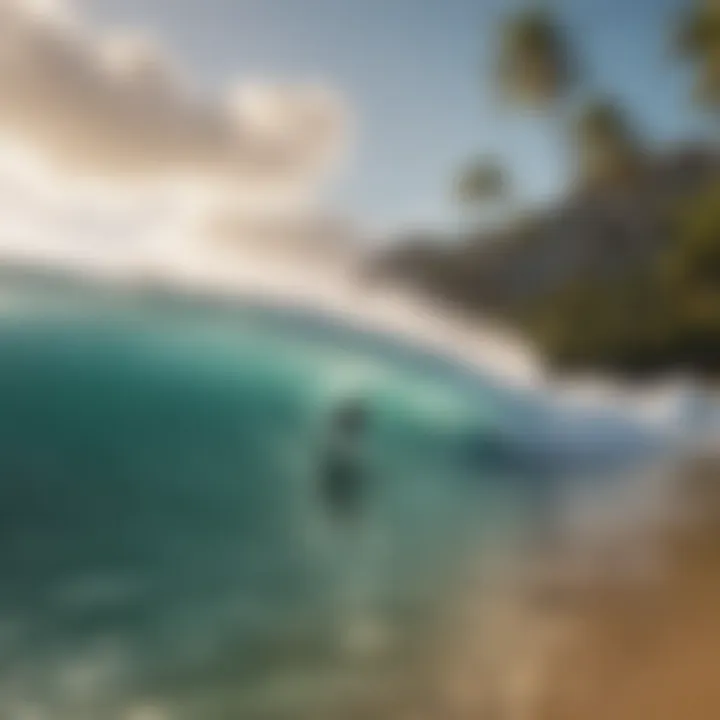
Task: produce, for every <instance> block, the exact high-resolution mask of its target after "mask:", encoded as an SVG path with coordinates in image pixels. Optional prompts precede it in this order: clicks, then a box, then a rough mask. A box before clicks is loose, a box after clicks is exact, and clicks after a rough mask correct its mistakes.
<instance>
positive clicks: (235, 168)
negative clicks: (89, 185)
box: [0, 0, 346, 189]
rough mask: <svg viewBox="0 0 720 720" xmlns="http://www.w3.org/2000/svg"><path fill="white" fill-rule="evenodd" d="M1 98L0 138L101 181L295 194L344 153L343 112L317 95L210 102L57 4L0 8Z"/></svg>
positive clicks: (306, 89) (136, 40)
mask: <svg viewBox="0 0 720 720" xmlns="http://www.w3.org/2000/svg"><path fill="white" fill-rule="evenodd" d="M0 98H1V99H2V101H1V102H0V136H2V137H4V138H11V139H12V140H14V141H18V142H21V143H23V144H24V145H27V146H28V147H30V148H32V149H33V151H35V152H36V153H37V154H38V155H39V156H41V157H42V158H43V160H45V161H47V162H48V163H50V164H51V165H52V166H53V168H54V169H56V170H59V171H62V172H67V173H71V174H77V175H87V176H95V177H101V178H103V179H104V180H115V181H125V180H133V179H136V178H138V177H142V178H159V179H163V178H178V177H184V178H190V179H194V180H200V181H203V182H204V181H212V182H220V183H228V184H232V185H235V186H244V187H246V188H248V189H250V188H255V189H257V188H259V187H265V188H269V189H273V188H276V189H277V188H280V187H284V186H287V187H291V186H293V185H294V186H299V185H302V184H307V183H308V182H313V181H316V180H318V179H319V178H321V177H323V175H324V173H325V172H326V171H327V170H329V169H330V168H331V167H332V166H333V164H334V163H335V162H336V160H337V158H338V154H339V153H340V152H341V150H342V149H343V146H344V143H345V120H346V117H345V116H346V113H345V110H344V108H343V105H342V103H341V102H340V101H339V99H338V98H337V97H336V96H335V95H334V94H333V93H331V92H329V91H328V90H327V89H325V88H322V87H316V86H301V87H291V86H282V85H278V86H268V85H261V84H259V85H250V86H244V87H240V88H234V89H230V90H228V91H227V92H226V93H225V94H224V95H222V96H220V97H208V96H207V95H203V94H202V93H201V92H199V91H197V90H196V89H193V88H192V83H191V82H190V77H189V75H188V74H186V73H183V72H182V71H181V70H179V69H178V68H177V67H176V66H175V65H174V63H173V62H172V59H171V58H170V57H169V56H168V55H167V54H166V53H165V51H164V50H163V49H162V47H161V46H160V45H159V44H158V43H156V42H153V41H151V40H147V39H143V38H142V37H139V36H133V35H127V34H125V35H113V36H109V37H104V36H100V35H99V34H98V33H96V32H92V31H91V30H89V29H88V28H87V27H86V26H85V25H84V24H83V23H82V22H81V21H80V20H79V19H78V18H76V17H74V15H73V14H72V12H71V7H65V6H63V5H61V4H60V3H59V2H58V0H0Z"/></svg>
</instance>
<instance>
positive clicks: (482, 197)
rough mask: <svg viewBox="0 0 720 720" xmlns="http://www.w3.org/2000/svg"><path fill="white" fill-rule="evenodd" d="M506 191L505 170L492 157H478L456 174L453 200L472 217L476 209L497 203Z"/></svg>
mask: <svg viewBox="0 0 720 720" xmlns="http://www.w3.org/2000/svg"><path fill="white" fill-rule="evenodd" d="M506 192H507V180H506V177H505V171H504V170H503V168H502V166H501V165H500V164H499V163H498V162H496V161H495V160H493V159H492V158H480V159H477V160H475V161H474V162H472V163H470V164H469V165H467V167H465V168H464V169H463V170H462V171H461V172H460V174H459V175H458V177H457V180H456V182H455V188H454V195H455V200H456V201H457V203H458V204H459V205H460V207H461V208H462V209H463V210H464V211H466V212H470V213H471V215H472V217H473V219H474V218H475V213H476V212H477V211H478V210H480V209H483V208H487V207H489V206H490V205H492V204H493V203H499V202H500V201H501V200H502V199H503V197H504V196H505V194H506Z"/></svg>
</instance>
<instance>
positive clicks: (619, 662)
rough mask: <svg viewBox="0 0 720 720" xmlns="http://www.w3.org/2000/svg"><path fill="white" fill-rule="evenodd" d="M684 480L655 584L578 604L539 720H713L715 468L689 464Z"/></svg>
mask: <svg viewBox="0 0 720 720" xmlns="http://www.w3.org/2000/svg"><path fill="white" fill-rule="evenodd" d="M682 482H683V492H682V495H683V497H684V500H685V503H686V508H687V516H686V519H685V521H684V522H681V523H679V524H678V525H677V526H676V527H672V528H667V530H666V532H665V533H664V536H663V537H662V539H661V542H660V544H661V547H660V555H659V558H660V561H661V563H662V565H661V567H660V572H659V573H658V575H657V577H656V578H655V579H654V580H653V581H652V582H648V583H645V584H642V585H638V586H636V587H633V588H627V587H624V588H623V587H615V588H613V587H606V588H604V589H597V590H596V591H595V592H594V593H593V594H592V595H590V596H589V597H587V598H586V599H585V600H584V602H582V603H581V604H580V605H579V607H578V609H577V612H578V617H579V619H580V621H581V626H580V629H579V632H578V633H577V635H576V637H575V638H574V639H573V643H572V646H571V647H569V648H567V649H566V652H565V653H564V656H563V657H562V658H561V660H559V661H558V662H556V663H555V666H554V667H553V668H552V671H551V674H550V676H549V677H548V680H547V685H546V688H545V693H546V695H545V698H544V699H543V701H542V702H541V703H540V705H541V707H540V709H539V710H538V711H537V712H536V714H535V717H536V718H537V720H601V719H602V720H607V719H608V718H612V719H613V720H678V719H679V718H683V720H713V719H714V718H719V717H720V462H717V461H709V460H704V461H698V462H696V463H695V464H694V465H693V467H691V468H689V469H688V471H687V473H686V474H685V475H684V477H683V479H682Z"/></svg>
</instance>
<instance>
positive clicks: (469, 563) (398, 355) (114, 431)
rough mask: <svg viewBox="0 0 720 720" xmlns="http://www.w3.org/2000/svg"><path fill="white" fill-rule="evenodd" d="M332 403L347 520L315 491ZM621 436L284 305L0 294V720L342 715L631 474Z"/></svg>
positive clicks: (57, 290) (131, 295)
mask: <svg viewBox="0 0 720 720" xmlns="http://www.w3.org/2000/svg"><path fill="white" fill-rule="evenodd" d="M348 400H352V401H353V402H360V403H362V405H363V407H364V408H365V410H366V412H367V416H368V423H367V428H366V431H365V435H364V437H363V439H362V462H363V468H364V473H363V491H362V501H361V504H360V507H359V509H358V512H357V517H356V518H354V519H353V521H352V522H347V521H343V520H339V519H338V518H337V517H336V515H335V514H334V512H333V508H332V506H330V505H329V504H328V501H327V498H326V497H325V496H324V495H323V494H322V492H321V483H322V477H321V474H322V472H323V470H322V469H323V467H324V462H323V460H324V458H323V452H325V450H324V448H325V447H326V443H325V440H326V438H327V436H328V432H329V430H330V427H329V422H330V418H331V417H332V414H333V411H334V409H335V408H337V407H338V405H340V404H342V403H343V402H346V401H348ZM579 427H584V428H585V430H584V431H582V432H579V431H578V428H579ZM629 427H630V425H628V426H627V427H626V426H625V425H623V424H622V423H621V422H619V421H616V420H612V421H611V420H609V419H608V418H605V417H597V418H594V419H593V421H592V422H586V423H585V425H582V424H581V425H580V426H579V425H578V422H577V418H567V417H565V416H561V415H560V414H558V413H557V411H555V410H551V409H549V408H548V407H546V406H545V405H543V403H542V402H541V401H540V399H539V398H536V397H532V396H530V395H523V394H521V393H518V392H516V391H511V390H509V389H505V388H503V387H502V385H501V384H499V383H497V382H496V381H493V380H491V379H490V378H485V377H480V376H478V375H477V374H474V373H472V372H470V371H468V370H467V369H466V368H461V367H458V366H457V365H455V364H453V363H451V362H449V361H447V360H445V359H443V358H442V357H441V356H439V355H437V354H433V353H430V352H428V351H424V350H422V349H420V348H416V347H410V346H409V345H407V344H403V343H400V342H398V341H395V340H393V339H392V338H388V337H382V336H379V335H375V334H372V333H363V332H359V331H357V330H351V329H350V328H349V327H348V326H346V325H344V324H343V323H342V322H340V321H338V320H332V319H330V318H327V317H323V316H321V315H319V314H313V313H308V312H300V311H298V310H293V309H292V308H291V307H289V306H282V305H270V304H264V305H263V304H261V303H257V302H252V301H250V300H240V299H238V300H229V299H224V300H220V299H216V298H211V297H208V296H201V295H197V294H196V295H190V294H182V293H179V292H176V291H173V290H167V289H166V290H159V289H155V290H145V291H140V290H137V289H136V290H135V291H130V290H128V289H123V288H118V287H115V288H113V287H110V286H103V285H102V284H99V283H95V284H92V283H82V282H77V281H74V280H70V279H67V278H65V279H63V278H52V277H45V276H42V275H34V274H33V273H5V274H3V276H2V277H0V538H1V539H0V718H3V719H5V718H7V719H8V720H45V719H46V718H47V719H48V720H170V719H172V720H175V719H176V718H179V719H181V720H224V719H226V718H227V719H234V718H241V719H243V720H244V719H245V718H247V719H248V720H254V719H255V718H257V719H258V720H260V719H264V718H278V719H281V718H288V720H289V719H290V718H293V719H295V718H313V720H318V719H319V718H323V717H327V718H337V719H341V718H342V717H345V716H347V717H356V716H357V717H360V716H361V715H352V714H351V712H352V708H353V707H358V708H361V707H366V703H367V702H368V701H369V700H377V698H379V697H380V696H381V695H383V693H385V694H387V693H390V694H392V689H393V687H394V686H396V683H395V681H394V680H392V679H393V678H397V677H400V676H401V675H402V672H403V670H404V669H406V668H407V667H409V666H410V665H411V664H412V663H414V662H416V661H417V659H418V658H421V657H423V656H425V655H429V654H432V653H433V652H434V650H433V648H434V647H435V643H436V641H437V636H438V633H441V632H442V627H443V621H444V620H445V619H446V618H447V615H448V612H450V611H449V608H451V607H452V602H453V599H454V598H457V596H458V594H460V593H462V592H464V588H466V587H467V582H468V578H470V577H472V579H473V582H476V581H477V579H478V578H483V577H487V578H488V583H489V582H490V580H489V578H490V576H491V574H492V573H493V572H494V570H493V568H496V567H497V566H498V564H499V563H498V558H503V562H505V561H507V562H510V561H511V560H510V559H511V558H517V557H519V556H522V554H523V553H524V552H526V550H527V549H528V547H529V546H531V545H532V543H533V538H534V537H535V535H534V534H533V533H535V532H536V531H537V530H538V526H540V525H542V524H543V523H547V522H550V521H549V519H548V518H549V516H551V515H552V511H553V507H554V503H558V502H559V498H560V496H561V492H560V490H559V488H563V487H565V486H566V485H567V483H568V482H575V483H576V484H579V483H580V482H581V481H582V482H585V483H586V484H587V483H589V482H590V481H591V480H592V482H593V483H595V484H597V483H598V482H600V481H599V480H598V478H601V477H604V476H608V477H609V476H611V475H614V474H616V473H614V467H615V465H616V464H619V465H620V466H623V467H625V466H627V465H629V464H630V462H631V460H633V461H634V460H637V458H638V457H645V456H646V455H647V454H648V453H649V451H650V447H651V445H652V442H651V438H650V436H646V435H644V434H643V433H641V432H640V431H637V432H635V430H633V432H634V434H633V433H630V432H629V430H628V428H629ZM571 430H572V432H571ZM595 437H602V438H604V441H605V444H604V445H603V446H602V447H604V448H607V447H612V448H613V449H614V454H613V453H609V452H607V450H606V449H604V450H600V451H597V450H593V451H592V452H589V453H585V454H583V453H581V452H579V451H578V448H581V447H584V445H583V443H585V441H587V440H588V439H590V438H595ZM568 438H571V439H568ZM579 438H581V439H582V441H581V440H580V439H579ZM611 466H612V468H613V472H610V470H609V469H608V468H610V467H611ZM600 468H602V471H601V470H600ZM500 564H502V563H500ZM484 568H486V569H484ZM483 573H486V575H483ZM397 682H399V681H397ZM388 687H390V689H389V690H388ZM344 712H347V714H346V715H342V714H341V713H344Z"/></svg>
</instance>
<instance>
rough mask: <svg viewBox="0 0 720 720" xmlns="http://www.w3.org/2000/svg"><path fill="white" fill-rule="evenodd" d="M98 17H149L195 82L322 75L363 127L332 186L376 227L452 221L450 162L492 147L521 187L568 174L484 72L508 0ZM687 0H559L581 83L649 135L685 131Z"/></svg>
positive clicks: (116, 4)
mask: <svg viewBox="0 0 720 720" xmlns="http://www.w3.org/2000/svg"><path fill="white" fill-rule="evenodd" d="M85 2H86V3H87V4H88V5H89V8H90V11H91V13H92V14H93V15H94V17H95V18H97V19H99V20H100V21H102V22H107V23H112V24H113V25H114V24H116V23H118V22H119V23H121V24H130V25H134V26H140V27H146V28H149V29H151V30H152V31H153V32H155V33H156V34H157V35H158V36H160V37H161V38H162V39H163V42H164V43H165V44H167V45H169V46H171V47H172V48H173V51H174V53H176V54H177V55H179V56H180V57H181V59H182V60H183V61H184V62H185V63H187V65H188V66H190V67H191V68H192V70H193V72H194V73H195V74H196V75H197V76H198V78H199V79H200V80H202V81H203V82H209V83H211V84H213V85H214V84H218V85H220V84H224V83H226V82H227V81H229V80H236V79H240V80H242V79H243V78H246V79H257V78H260V79H271V80H272V79H281V80H284V79H290V80H295V79H303V80H304V79H310V80H321V81H323V82H326V83H328V84H330V85H332V86H333V87H335V88H337V90H338V91H339V92H341V93H342V94H343V96H344V97H345V98H346V99H347V102H348V104H349V105H350V107H351V108H352V112H353V114H354V116H355V118H356V121H357V124H358V129H359V139H358V145H357V147H356V149H355V151H354V157H353V160H352V164H351V165H350V167H349V168H348V170H347V172H346V175H345V177H344V178H343V180H342V182H341V183H340V184H339V186H338V188H337V190H336V192H335V200H336V201H337V202H338V203H339V204H340V206H341V207H343V208H347V209H349V210H350V211H351V212H352V213H354V214H355V215H357V216H359V217H360V218H361V219H363V220H365V221H367V222H369V223H371V224H374V225H376V226H380V227H386V226H395V225H396V224H403V223H412V224H414V225H422V224H425V223H430V224H443V223H448V222H453V219H454V216H455V214H456V213H455V212H454V210H453V207H452V204H451V203H450V200H449V190H448V188H449V185H450V183H451V181H452V177H453V172H454V171H455V170H456V169H457V168H458V166H459V165H461V164H462V163H463V162H464V161H466V160H467V159H468V158H469V157H472V156H473V155H475V154H484V153H496V154H498V155H499V156H500V157H501V158H502V159H503V160H504V162H506V163H507V165H508V166H509V168H510V169H511V171H512V173H513V176H514V181H515V183H516V185H517V193H518V195H519V196H520V197H521V198H523V199H527V200H532V201H536V200H541V199H543V198H545V197H547V196H548V195H551V194H552V193H554V192H556V191H557V189H558V187H560V186H561V184H562V182H563V179H564V178H563V166H562V163H561V162H559V160H558V156H559V153H558V151H559V150H562V142H561V135H560V133H559V131H558V130H557V129H555V128H553V127H552V126H551V124H550V123H549V122H548V121H543V120H542V119H537V118H528V117H522V116H518V115H512V114H509V113H507V112H506V111H505V112H503V111H501V110H500V109H499V108H498V107H497V105H496V104H494V103H493V101H492V93H491V88H490V85H489V82H488V78H487V75H488V70H489V66H490V58H491V57H492V50H493V46H494V41H495V38H496V30H497V21H498V19H499V18H500V17H502V15H503V12H504V11H505V10H507V9H508V8H510V7H512V5H513V3H512V1H511V0H85ZM683 4H684V0H563V1H561V0H556V3H555V5H556V7H557V8H558V11H559V12H560V13H561V17H562V19H563V22H564V23H565V24H566V25H567V27H568V29H569V30H570V31H571V32H572V33H574V34H575V35H576V36H577V38H578V39H579V40H580V41H581V43H582V48H581V61H582V62H583V64H584V66H585V69H586V70H587V72H588V77H589V78H590V84H589V88H592V90H597V91H599V92H602V93H611V94H612V95H613V96H614V97H617V98H619V99H620V100H621V101H623V102H626V103H627V105H628V110H629V111H630V112H631V113H632V116H633V118H634V119H635V120H636V122H637V123H638V124H639V125H640V126H641V127H642V128H643V129H644V130H646V131H648V132H649V133H650V135H651V137H653V138H654V139H656V140H658V141H664V140H672V139H679V138H682V137H684V136H687V135H688V134H690V133H692V131H693V128H694V127H697V125H698V122H699V121H698V119H697V118H696V117H695V116H694V114H693V113H692V111H691V109H690V108H689V107H688V105H689V103H688V97H689V88H688V77H687V73H686V72H684V71H683V70H682V69H680V68H679V67H678V66H677V63H676V62H674V61H673V60H672V58H671V56H670V54H669V51H668V47H667V40H668V25H669V23H670V22H671V21H672V19H673V18H674V17H675V16H676V15H677V13H678V12H679V11H680V10H681V9H682V7H683Z"/></svg>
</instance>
